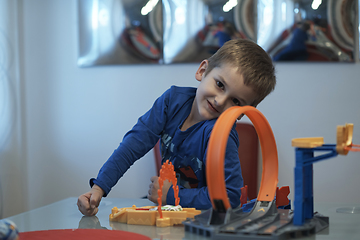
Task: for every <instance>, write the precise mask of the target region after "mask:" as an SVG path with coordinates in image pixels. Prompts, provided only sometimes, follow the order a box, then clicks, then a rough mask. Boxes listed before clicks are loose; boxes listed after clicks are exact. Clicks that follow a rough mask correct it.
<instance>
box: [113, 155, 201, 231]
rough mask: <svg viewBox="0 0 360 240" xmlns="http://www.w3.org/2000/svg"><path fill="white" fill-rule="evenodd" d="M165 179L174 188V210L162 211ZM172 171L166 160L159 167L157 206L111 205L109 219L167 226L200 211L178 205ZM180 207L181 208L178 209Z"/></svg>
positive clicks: (175, 180)
mask: <svg viewBox="0 0 360 240" xmlns="http://www.w3.org/2000/svg"><path fill="white" fill-rule="evenodd" d="M165 180H169V181H171V183H172V184H173V189H174V197H175V205H176V207H174V208H176V210H170V211H163V210H162V208H161V196H162V186H163V184H164V181H165ZM176 183H177V179H176V176H175V172H174V166H173V165H172V163H171V162H169V160H167V161H166V162H165V163H164V164H163V165H162V167H161V169H160V176H159V190H158V203H159V206H158V207H154V206H145V207H141V208H137V207H136V206H135V205H133V206H132V207H127V208H117V207H113V208H112V210H111V214H110V216H109V220H110V221H113V222H120V223H127V224H135V225H156V226H157V227H169V226H173V225H178V224H182V222H183V221H185V220H186V219H187V218H194V217H195V215H198V214H200V213H201V211H200V210H196V209H195V208H181V207H180V206H179V202H180V198H179V186H177V184H176ZM178 209H181V210H178Z"/></svg>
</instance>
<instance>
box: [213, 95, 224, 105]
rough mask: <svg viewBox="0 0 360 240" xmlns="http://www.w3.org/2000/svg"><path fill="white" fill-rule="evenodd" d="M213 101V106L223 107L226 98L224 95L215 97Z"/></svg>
mask: <svg viewBox="0 0 360 240" xmlns="http://www.w3.org/2000/svg"><path fill="white" fill-rule="evenodd" d="M214 101H215V104H216V105H217V106H223V105H224V104H225V102H226V96H225V95H218V96H216V97H215V99H214Z"/></svg>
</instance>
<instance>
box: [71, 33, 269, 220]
mask: <svg viewBox="0 0 360 240" xmlns="http://www.w3.org/2000/svg"><path fill="white" fill-rule="evenodd" d="M195 78H196V80H198V81H199V82H200V83H199V86H198V88H197V89H196V88H188V87H176V86H172V87H171V88H170V89H169V90H167V91H166V92H165V93H164V94H163V95H162V96H161V97H159V98H158V99H157V100H156V101H155V103H154V105H153V107H152V108H151V109H150V110H149V111H148V112H147V113H145V114H144V115H143V116H141V117H140V118H139V120H138V122H137V124H135V126H134V127H133V129H132V130H130V131H129V132H128V133H127V134H126V135H125V136H124V139H123V141H122V142H121V144H120V146H119V147H118V148H117V149H116V150H115V151H114V153H113V154H112V155H111V157H110V158H109V159H108V161H107V162H106V163H105V164H104V165H103V167H102V168H101V169H100V171H99V174H98V176H97V178H96V179H91V180H90V185H91V186H92V188H91V190H90V191H89V192H87V193H85V194H83V195H81V196H80V197H79V199H78V207H79V210H80V211H81V212H82V213H83V214H84V215H88V216H91V215H95V214H96V213H97V211H98V206H99V203H100V201H101V198H102V197H105V196H106V195H107V194H108V193H109V191H110V190H111V188H112V187H113V186H114V185H115V184H116V183H117V181H118V180H119V179H120V178H121V177H122V175H123V174H124V173H125V171H126V170H127V169H129V168H130V166H131V165H132V164H133V163H134V162H135V161H136V160H138V159H139V158H141V157H142V156H143V155H145V154H146V153H147V152H148V151H149V150H151V149H152V148H153V147H154V145H155V144H156V143H157V141H158V140H159V139H160V142H161V155H162V159H163V162H164V161H166V160H167V159H169V161H171V162H172V163H173V165H174V168H175V171H176V173H177V177H178V185H179V197H180V205H181V206H183V207H195V208H197V209H208V208H210V207H211V202H210V198H209V195H208V190H207V186H206V177H211V176H205V172H206V171H205V165H206V152H207V144H208V140H209V137H210V134H211V130H212V128H213V126H214V124H215V121H216V119H217V118H218V117H219V116H220V114H221V113H222V112H224V111H225V110H226V109H228V108H230V107H232V106H245V105H251V106H254V107H256V106H257V105H258V104H259V103H260V102H261V101H262V100H263V99H264V98H265V97H266V96H267V95H268V94H269V93H270V92H271V91H273V90H274V87H275V83H276V79H275V69H274V66H273V64H272V61H271V58H270V57H269V56H268V54H267V53H266V52H265V51H264V50H263V49H262V48H261V47H259V46H258V45H257V44H255V43H254V42H252V41H249V40H239V39H238V40H231V41H228V42H226V43H225V44H224V46H223V47H221V48H220V49H219V50H218V51H217V52H216V53H215V54H214V55H213V56H212V57H210V58H209V59H208V60H204V61H202V62H201V63H200V66H199V68H198V70H197V71H196V73H195ZM240 117H241V116H240ZM240 117H239V118H240ZM238 146H239V141H238V135H237V132H236V130H235V124H234V127H233V128H232V130H231V132H230V136H229V140H228V143H227V149H226V154H225V167H224V169H225V181H226V188H227V194H228V197H229V200H230V203H231V206H232V207H233V208H235V207H237V206H238V205H239V204H240V194H241V192H240V188H241V187H243V179H242V175H241V168H240V161H239V157H238ZM170 187H171V183H170V182H167V181H165V182H164V186H163V196H162V204H164V205H165V204H171V205H174V204H175V199H174V191H173V189H172V188H170ZM158 189H159V182H158V177H157V176H154V177H152V178H151V184H150V186H149V191H148V199H150V200H151V201H153V202H154V203H157V197H158V195H157V190H158Z"/></svg>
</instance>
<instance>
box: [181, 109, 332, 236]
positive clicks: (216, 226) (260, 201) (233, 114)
mask: <svg viewBox="0 0 360 240" xmlns="http://www.w3.org/2000/svg"><path fill="white" fill-rule="evenodd" d="M241 114H245V115H247V116H248V118H249V119H250V120H251V122H252V123H253V125H254V127H255V129H256V132H257V134H258V136H259V140H260V145H261V151H262V157H263V172H262V179H261V185H260V189H259V193H258V197H257V200H256V202H255V204H254V207H253V209H252V210H251V211H250V212H244V211H243V210H242V209H241V208H236V209H232V208H231V205H230V202H229V199H228V196H227V192H226V186H225V178H224V158H225V151H226V144H227V140H228V137H229V134H230V131H231V128H232V126H233V125H234V123H235V121H236V119H237V118H238V117H239V116H240V115H241ZM239 137H241V136H239ZM206 175H207V176H211V177H207V185H208V190H209V196H210V199H211V201H212V208H211V209H209V210H207V211H205V212H203V213H201V214H199V215H197V216H195V218H194V219H187V220H186V221H185V222H183V224H184V225H185V231H188V232H192V233H197V234H199V235H203V236H206V237H210V238H212V239H221V240H224V239H287V238H288V237H289V236H290V237H294V236H298V235H310V233H314V232H316V231H318V230H321V229H323V228H324V227H323V226H325V227H326V226H327V225H328V224H327V223H326V219H325V223H324V225H323V224H322V223H323V221H320V224H318V222H319V221H317V220H314V221H313V222H310V221H307V223H306V224H304V226H294V225H293V224H292V215H293V214H292V212H291V210H289V209H277V208H276V201H275V193H276V189H277V183H278V155H277V147H276V142H275V138H274V135H273V132H272V130H271V127H270V125H269V123H268V122H267V120H266V118H265V117H264V115H263V114H262V113H261V112H260V111H259V110H257V109H256V108H254V107H251V106H245V107H232V108H229V109H228V110H226V111H225V112H224V113H223V114H221V116H220V117H219V118H218V120H217V122H216V124H215V125H214V128H213V131H212V133H211V136H210V140H209V145H208V153H207V165H206ZM311 220H313V219H311Z"/></svg>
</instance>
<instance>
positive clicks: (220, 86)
mask: <svg viewBox="0 0 360 240" xmlns="http://www.w3.org/2000/svg"><path fill="white" fill-rule="evenodd" d="M216 86H218V87H219V88H221V89H224V84H222V82H220V81H216Z"/></svg>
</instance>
